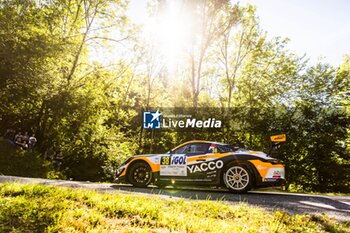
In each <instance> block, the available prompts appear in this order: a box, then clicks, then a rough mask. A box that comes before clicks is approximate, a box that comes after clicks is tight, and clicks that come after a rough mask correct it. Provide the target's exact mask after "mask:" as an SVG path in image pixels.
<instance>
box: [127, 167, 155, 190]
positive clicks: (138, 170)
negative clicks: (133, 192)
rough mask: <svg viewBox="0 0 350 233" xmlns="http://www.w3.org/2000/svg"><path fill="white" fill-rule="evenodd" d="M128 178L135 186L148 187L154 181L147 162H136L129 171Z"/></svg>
mask: <svg viewBox="0 0 350 233" xmlns="http://www.w3.org/2000/svg"><path fill="white" fill-rule="evenodd" d="M128 180H129V182H130V183H131V184H132V185H133V186H135V187H141V188H143V187H147V185H149V184H150V183H151V181H152V170H151V168H150V166H149V165H148V164H147V163H145V162H136V163H134V164H133V165H132V166H131V168H130V170H129V172H128Z"/></svg>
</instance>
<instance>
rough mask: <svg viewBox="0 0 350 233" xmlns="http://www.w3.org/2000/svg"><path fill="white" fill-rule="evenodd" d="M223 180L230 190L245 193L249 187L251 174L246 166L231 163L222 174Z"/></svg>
mask: <svg viewBox="0 0 350 233" xmlns="http://www.w3.org/2000/svg"><path fill="white" fill-rule="evenodd" d="M223 181H224V183H225V185H226V187H227V188H228V189H229V190H230V191H231V192H234V193H245V192H248V191H249V190H250V189H251V186H252V185H251V184H252V175H251V174H250V172H249V170H248V169H247V168H246V167H244V166H241V165H237V164H231V165H229V166H227V168H226V170H225V172H224V174H223Z"/></svg>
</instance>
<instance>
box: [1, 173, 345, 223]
mask: <svg viewBox="0 0 350 233" xmlns="http://www.w3.org/2000/svg"><path fill="white" fill-rule="evenodd" d="M9 181H17V182H22V183H38V184H43V185H54V186H64V187H72V188H82V189H90V190H91V189H92V190H96V191H99V192H108V193H131V194H134V195H135V194H136V195H147V196H157V197H161V198H173V199H174V198H175V199H176V198H185V199H190V200H208V199H209V200H213V201H215V200H222V201H226V202H227V203H229V204H234V203H238V202H245V203H248V204H250V205H254V206H257V207H260V208H263V209H266V210H269V211H272V210H276V209H279V210H284V211H286V212H288V213H291V214H303V213H305V214H315V215H319V214H323V213H324V214H327V215H328V216H331V217H334V218H336V219H337V220H339V221H350V196H326V195H311V194H295V193H283V192H266V191H251V192H249V193H247V194H232V193H229V192H228V191H227V190H224V189H222V190H217V189H203V188H188V187H181V188H172V187H167V188H161V189H159V188H157V187H155V186H153V187H149V188H134V187H132V186H130V185H123V184H108V183H91V182H81V181H65V180H49V179H38V178H25V177H16V176H0V182H9Z"/></svg>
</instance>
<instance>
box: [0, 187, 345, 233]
mask: <svg viewBox="0 0 350 233" xmlns="http://www.w3.org/2000/svg"><path fill="white" fill-rule="evenodd" d="M0 197H1V198H0V230H1V232H66V231H70V232H72V231H74V232H87V231H88V232H111V231H123V232H130V231H132V232H168V231H176V232H247V231H249V232H271V231H276V232H328V231H332V232H348V228H347V227H348V226H347V225H348V223H338V222H336V221H335V220H332V219H330V218H329V217H327V216H321V217H316V216H307V215H295V216H292V215H289V214H287V213H284V212H280V211H276V212H272V213H271V212H267V211H265V210H261V209H258V208H256V207H251V206H248V205H246V204H244V203H240V204H237V205H228V204H227V203H225V202H220V201H219V202H212V201H210V200H209V201H185V200H182V199H179V200H166V199H161V198H157V199H156V201H155V200H154V198H152V197H141V196H138V195H127V194H114V195H113V194H99V193H96V192H94V191H82V190H73V189H69V188H54V187H47V186H46V187H45V186H41V185H23V184H17V183H7V184H1V185H0ZM159 210H161V211H159Z"/></svg>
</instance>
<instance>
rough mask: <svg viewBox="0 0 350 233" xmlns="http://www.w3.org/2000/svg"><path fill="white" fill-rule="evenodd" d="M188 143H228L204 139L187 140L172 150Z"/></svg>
mask: <svg viewBox="0 0 350 233" xmlns="http://www.w3.org/2000/svg"><path fill="white" fill-rule="evenodd" d="M190 143H210V144H217V145H228V144H226V143H222V142H214V141H206V140H192V141H187V142H184V143H182V144H180V145H178V146H177V147H175V148H174V149H173V150H176V149H177V148H180V147H182V146H185V145H187V144H190Z"/></svg>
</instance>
